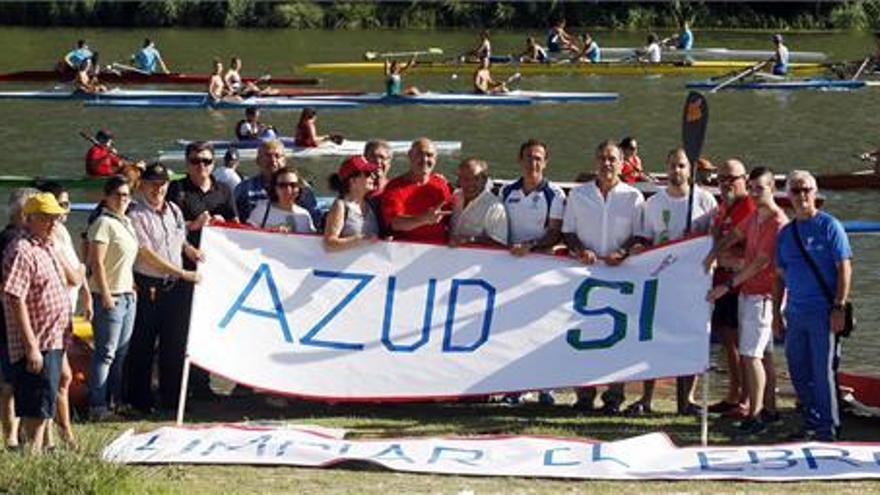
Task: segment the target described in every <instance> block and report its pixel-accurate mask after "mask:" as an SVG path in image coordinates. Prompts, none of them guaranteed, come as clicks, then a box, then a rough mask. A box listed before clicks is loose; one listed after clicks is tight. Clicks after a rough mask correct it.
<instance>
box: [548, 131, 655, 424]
mask: <svg viewBox="0 0 880 495" xmlns="http://www.w3.org/2000/svg"><path fill="white" fill-rule="evenodd" d="M622 167H623V160H622V154H621V151H620V148H619V147H618V146H617V143H615V142H614V141H611V140H608V141H604V142H602V143H601V144H600V145H599V146H598V147H597V148H596V178H595V180H594V181H592V182H588V183H586V184H583V185H581V186H578V187H576V188H574V189H572V190H571V191H570V192H569V195H568V201H567V203H566V205H565V214H564V215H563V219H562V236H563V238H564V239H565V244H566V245H567V246H568V249H569V252H570V253H571V255H572V256H574V257H575V258H577V259H578V260H580V261H581V262H582V263H584V264H586V265H591V264H593V263H596V262H597V261H600V260H601V261H604V262H605V264H607V265H610V266H615V265H619V264H620V263H622V262H623V260H625V259H626V257H627V256H629V247H630V246H631V245H632V244H633V243H634V241H635V236H636V234H637V233H638V232H639V231H640V230H641V228H642V209H643V206H644V203H645V199H644V197H643V196H642V193H641V192H640V191H639V190H638V189H636V188H634V187H632V186H630V185H628V184H624V183H623V182H621V180H620V171H621V168H622ZM577 395H578V400H577V402H576V403H575V405H574V407H575V408H576V409H578V410H581V411H584V412H592V411H593V408H594V405H593V401H594V399H595V397H596V389H595V388H594V387H587V388H580V389H578V390H577ZM624 400H625V397H624V392H623V384H622V383H618V384H612V385H610V386H609V387H608V390H606V391H605V393H603V394H602V402H603V404H602V409H601V412H602V413H603V414H609V415H611V414H617V413H619V412H620V406H621V404H623V401H624Z"/></svg>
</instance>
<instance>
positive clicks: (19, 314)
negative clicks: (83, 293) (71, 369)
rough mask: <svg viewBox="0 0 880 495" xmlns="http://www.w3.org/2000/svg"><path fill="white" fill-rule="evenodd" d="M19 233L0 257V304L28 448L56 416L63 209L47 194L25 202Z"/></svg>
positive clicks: (66, 318) (62, 328)
mask: <svg viewBox="0 0 880 495" xmlns="http://www.w3.org/2000/svg"><path fill="white" fill-rule="evenodd" d="M22 211H23V213H24V214H25V217H26V221H25V231H24V233H23V234H22V235H21V236H20V237H19V238H17V239H15V240H14V241H12V243H11V244H10V245H9V246H8V247H7V249H6V251H5V254H4V256H3V273H4V274H5V279H4V280H3V305H4V309H5V312H6V332H7V337H8V347H9V360H10V362H11V363H12V366H13V388H14V389H15V392H14V395H15V412H16V414H17V415H18V416H19V417H21V418H22V426H23V428H24V434H25V437H26V441H29V442H31V449H32V451H33V452H40V451H42V449H43V438H44V435H45V432H46V429H47V428H48V426H49V422H50V420H51V419H52V417H53V416H54V415H55V402H56V394H57V393H58V382H59V380H60V379H61V361H62V349H63V342H64V335H65V332H67V331H69V330H70V328H71V326H70V325H71V322H70V313H71V308H70V299H69V298H68V297H67V289H66V287H65V285H64V281H63V280H62V276H61V271H60V266H59V263H58V261H57V259H56V258H55V255H54V250H53V248H52V243H51V234H52V229H54V228H55V223H56V222H57V221H58V219H59V218H60V217H61V215H63V214H65V213H66V210H64V208H62V207H61V206H60V205H59V204H58V201H57V200H56V199H55V196H53V195H52V194H51V193H40V194H36V195H34V196H33V197H31V198H29V199H28V200H27V202H25V204H24V208H23V210H22Z"/></svg>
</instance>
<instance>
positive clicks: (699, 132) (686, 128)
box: [681, 91, 709, 172]
mask: <svg viewBox="0 0 880 495" xmlns="http://www.w3.org/2000/svg"><path fill="white" fill-rule="evenodd" d="M708 124H709V104H708V103H707V102H706V98H704V97H703V95H701V94H700V93H697V92H696V91H691V92H690V93H688V96H687V99H686V100H685V102H684V116H683V118H682V122H681V136H682V144H683V145H684V151H685V153H686V154H687V157H688V160H689V161H690V162H691V163H692V164H696V163H697V159H698V158H699V157H700V150H702V149H703V140H705V138H706V127H707V126H708ZM691 169H692V172H694V171H696V166H693V167H691Z"/></svg>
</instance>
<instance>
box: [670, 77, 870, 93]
mask: <svg viewBox="0 0 880 495" xmlns="http://www.w3.org/2000/svg"><path fill="white" fill-rule="evenodd" d="M721 83H722V81H713V80H706V81H691V82H689V83H687V84H686V85H685V86H686V87H687V88H689V89H713V88H715V87H716V86H718V85H719V84H721ZM863 87H865V81H849V80H839V79H800V80H793V81H785V80H783V81H747V82H742V83H734V84H730V85H728V86H724V87H723V88H721V89H722V90H727V89H740V90H743V89H765V90H766V89H773V90H785V91H793V90H799V89H859V88H863Z"/></svg>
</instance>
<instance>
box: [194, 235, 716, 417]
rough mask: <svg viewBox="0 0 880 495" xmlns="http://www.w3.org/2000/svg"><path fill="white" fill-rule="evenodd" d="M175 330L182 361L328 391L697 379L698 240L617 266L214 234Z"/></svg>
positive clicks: (253, 379) (280, 385)
mask: <svg viewBox="0 0 880 495" xmlns="http://www.w3.org/2000/svg"><path fill="white" fill-rule="evenodd" d="M202 245H203V247H204V250H205V253H206V259H207V260H206V262H205V263H204V265H203V266H202V267H201V268H200V269H199V272H200V273H201V274H202V276H203V279H202V282H201V283H200V284H198V285H197V286H196V291H195V298H194V302H193V311H192V320H191V325H190V335H189V346H188V350H189V356H190V358H191V360H192V362H193V363H195V364H196V365H198V366H200V367H202V368H205V369H207V370H209V371H211V372H214V373H216V374H219V375H222V376H225V377H228V378H230V379H232V380H234V381H236V382H239V383H243V384H247V385H251V386H254V387H257V388H260V389H265V390H270V391H275V392H278V393H284V394H291V395H298V396H304V397H313V398H327V399H334V400H378V399H381V400H411V399H426V398H441V397H452V396H460V395H482V394H493V393H500V392H508V391H520V390H536V389H552V388H562V387H568V386H575V385H581V384H590V383H592V384H598V383H610V382H619V381H631V380H641V379H646V378H656V377H665V376H677V375H685V374H692V373H700V372H702V371H703V370H705V369H706V367H707V365H708V349H709V330H708V321H709V304H708V303H707V302H706V301H705V295H706V291H707V289H708V288H709V283H710V281H709V276H708V275H706V274H705V273H704V272H703V270H702V268H701V266H700V261H701V260H702V259H703V257H704V255H705V253H706V252H707V250H708V249H709V240H708V239H707V238H700V239H694V240H691V241H688V242H683V243H679V244H674V245H671V246H668V247H665V248H661V249H657V250H653V251H650V252H648V253H644V254H642V255H639V256H633V257H631V258H630V259H628V260H627V261H626V262H625V263H624V264H623V265H622V266H619V267H614V268H611V267H607V266H604V265H602V264H601V263H600V264H598V265H595V266H591V267H587V266H584V265H581V264H579V263H577V262H575V261H574V260H571V259H568V258H560V257H553V256H542V255H533V256H527V257H524V258H516V257H513V256H511V255H510V254H509V253H507V252H505V251H500V250H494V249H466V248H458V249H451V248H447V247H443V246H431V245H422V244H412V243H399V242H390V243H389V242H381V243H376V244H373V245H371V246H365V247H362V248H358V249H353V250H349V251H344V252H339V253H326V252H325V251H324V248H323V246H322V242H321V238H320V237H317V236H301V235H281V234H271V233H265V232H255V231H249V230H238V229H230V228H222V227H208V228H206V229H205V230H204V232H203V234H202Z"/></svg>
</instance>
